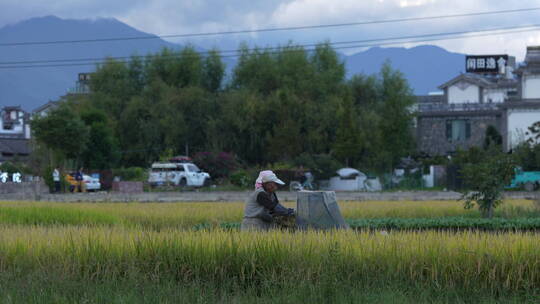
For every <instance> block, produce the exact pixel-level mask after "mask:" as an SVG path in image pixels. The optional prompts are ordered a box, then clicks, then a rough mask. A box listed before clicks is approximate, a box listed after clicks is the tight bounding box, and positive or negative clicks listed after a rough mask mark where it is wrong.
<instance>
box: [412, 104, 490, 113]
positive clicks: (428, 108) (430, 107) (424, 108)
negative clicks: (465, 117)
mask: <svg viewBox="0 0 540 304" xmlns="http://www.w3.org/2000/svg"><path fill="white" fill-rule="evenodd" d="M490 110H498V104H496V103H450V104H446V103H422V104H419V105H418V111H419V112H446V111H465V112H468V111H490Z"/></svg>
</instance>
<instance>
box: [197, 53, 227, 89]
mask: <svg viewBox="0 0 540 304" xmlns="http://www.w3.org/2000/svg"><path fill="white" fill-rule="evenodd" d="M203 66H204V68H203V77H202V84H203V87H204V88H205V89H206V90H207V91H208V92H211V93H216V92H217V91H218V90H219V89H220V88H221V83H222V82H223V77H224V75H225V64H224V63H223V61H221V56H220V55H219V51H218V50H215V49H214V50H211V51H210V52H209V53H208V55H207V56H206V58H204V64H203Z"/></svg>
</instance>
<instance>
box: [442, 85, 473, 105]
mask: <svg viewBox="0 0 540 304" xmlns="http://www.w3.org/2000/svg"><path fill="white" fill-rule="evenodd" d="M479 98H480V90H479V87H478V86H477V85H473V84H468V85H467V86H466V87H465V85H464V83H463V82H459V83H457V84H455V85H452V86H450V87H449V88H448V103H479Z"/></svg>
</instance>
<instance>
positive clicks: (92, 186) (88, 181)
mask: <svg viewBox="0 0 540 304" xmlns="http://www.w3.org/2000/svg"><path fill="white" fill-rule="evenodd" d="M66 181H67V182H68V184H69V192H75V191H76V189H77V187H78V183H77V181H76V180H75V173H69V174H66ZM83 182H84V185H83V187H84V188H83V190H82V191H98V190H100V189H101V183H100V181H99V178H95V177H91V176H90V175H86V174H83Z"/></svg>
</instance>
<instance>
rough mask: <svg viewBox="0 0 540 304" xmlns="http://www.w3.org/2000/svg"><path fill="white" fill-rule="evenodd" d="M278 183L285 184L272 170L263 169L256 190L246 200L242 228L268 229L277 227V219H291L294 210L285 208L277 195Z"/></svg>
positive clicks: (256, 183)
mask: <svg viewBox="0 0 540 304" xmlns="http://www.w3.org/2000/svg"><path fill="white" fill-rule="evenodd" d="M278 185H285V183H284V182H283V181H282V180H280V179H279V178H278V177H277V176H276V174H275V173H274V172H272V171H261V172H260V173H259V177H258V178H257V181H256V182H255V191H254V192H253V193H251V194H250V196H249V197H248V199H247V200H246V207H245V209H244V220H243V221H242V230H260V231H266V230H269V229H272V228H277V227H278V225H277V223H276V221H277V219H282V218H286V219H291V218H293V217H294V210H293V209H290V208H285V207H283V205H281V204H280V203H279V200H278V198H277V196H276V190H277V189H278Z"/></svg>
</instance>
